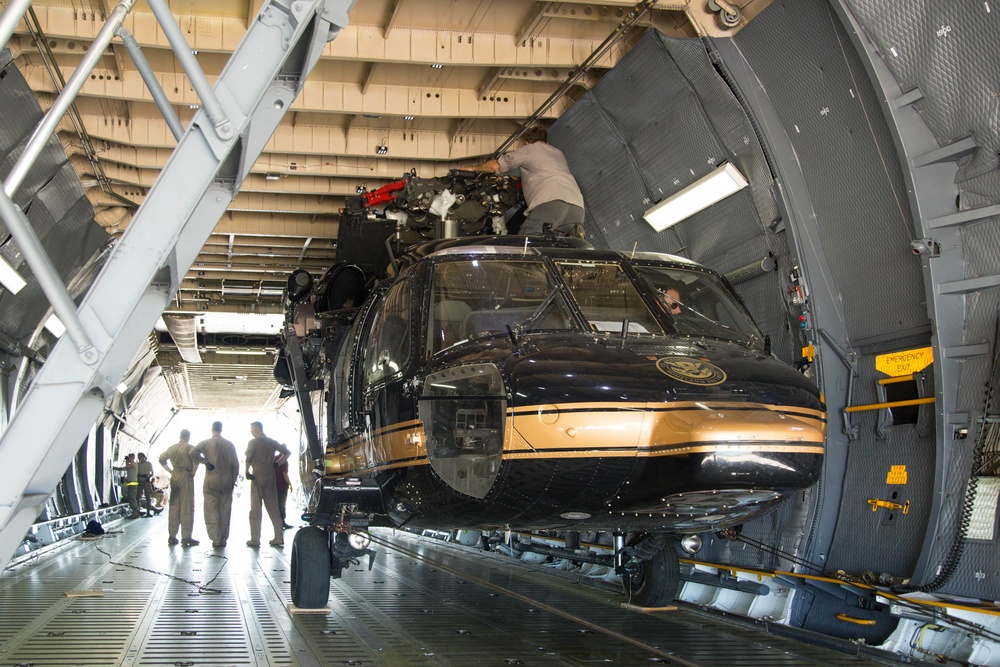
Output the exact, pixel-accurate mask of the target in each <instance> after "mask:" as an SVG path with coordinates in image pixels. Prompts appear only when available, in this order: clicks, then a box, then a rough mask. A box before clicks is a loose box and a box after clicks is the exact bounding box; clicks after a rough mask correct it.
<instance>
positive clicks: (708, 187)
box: [642, 162, 747, 232]
mask: <svg viewBox="0 0 1000 667" xmlns="http://www.w3.org/2000/svg"><path fill="white" fill-rule="evenodd" d="M746 186H747V179H746V178H744V177H743V174H741V173H740V172H739V170H738V169H737V168H736V167H734V166H733V165H732V164H730V163H729V162H726V163H724V164H722V165H720V166H719V167H718V168H717V169H716V170H715V171H713V172H712V173H710V174H708V175H707V176H703V177H702V178H699V179H698V180H697V181H695V182H694V183H692V184H691V185H689V186H687V187H686V188H684V189H683V190H681V191H680V192H677V193H675V194H673V195H671V196H669V197H667V198H666V199H664V200H663V201H661V202H660V203H659V204H657V205H656V206H653V207H652V208H650V209H649V210H648V211H646V212H645V213H644V214H643V216H642V217H643V218H645V219H646V222H648V223H649V224H650V226H651V227H652V228H653V229H655V230H656V231H658V232H662V231H663V230H664V229H666V228H667V227H672V226H673V225H676V224H677V223H678V222H680V221H681V220H684V219H685V218H688V217H690V216H692V215H694V214H695V213H697V212H698V211H701V210H704V209H706V208H708V207H709V206H711V205H712V204H714V203H716V202H718V201H721V200H723V199H725V198H726V197H728V196H729V195H731V194H733V193H736V192H739V191H740V190H742V189H743V188H745V187H746Z"/></svg>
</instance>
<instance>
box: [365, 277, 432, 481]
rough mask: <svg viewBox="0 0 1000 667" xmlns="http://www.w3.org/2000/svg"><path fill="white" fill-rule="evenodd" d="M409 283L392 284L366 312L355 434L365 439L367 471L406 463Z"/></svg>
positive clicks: (410, 422) (410, 421) (410, 408)
mask: <svg viewBox="0 0 1000 667" xmlns="http://www.w3.org/2000/svg"><path fill="white" fill-rule="evenodd" d="M411 283H412V281H411V280H410V279H409V278H404V279H402V280H400V281H399V282H397V283H395V284H394V285H392V287H390V288H389V289H388V291H387V292H385V295H384V296H383V297H382V298H381V299H380V301H379V302H378V303H376V304H375V306H374V308H373V309H372V310H370V311H369V313H368V317H367V318H366V319H367V320H368V321H367V322H366V326H365V327H364V330H363V333H362V339H361V341H360V343H359V345H358V351H357V354H358V357H357V359H356V362H355V373H356V374H357V382H358V384H357V385H356V386H359V389H360V392H359V393H360V398H361V400H360V405H359V406H358V408H359V409H360V415H359V416H360V417H361V422H362V423H361V424H359V426H360V427H361V428H360V431H361V432H362V433H364V435H365V436H366V437H364V438H363V439H362V440H363V441H364V442H365V443H366V445H365V447H366V449H367V450H368V451H366V452H364V458H365V459H367V460H366V464H367V467H374V466H383V465H386V464H390V465H391V464H392V462H394V461H399V460H401V459H405V458H409V457H410V456H412V452H410V451H409V450H410V449H411V448H412V446H413V437H412V434H411V431H412V430H413V429H415V428H417V421H416V420H417V417H416V405H415V401H414V399H413V398H412V397H409V396H407V395H406V394H405V393H404V383H403V379H404V377H406V376H407V373H406V371H407V370H408V369H409V367H410V365H411V363H412V359H413V348H414V345H413V339H414V334H415V331H414V326H413V324H414V322H415V321H416V318H415V317H414V313H413V312H412V307H413V299H412V286H411Z"/></svg>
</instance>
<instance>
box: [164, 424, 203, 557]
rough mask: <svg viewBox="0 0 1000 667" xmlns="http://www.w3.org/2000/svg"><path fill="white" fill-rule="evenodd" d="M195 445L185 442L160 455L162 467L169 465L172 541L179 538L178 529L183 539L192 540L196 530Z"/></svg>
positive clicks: (169, 529) (168, 524) (196, 468)
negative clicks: (193, 531) (192, 532)
mask: <svg viewBox="0 0 1000 667" xmlns="http://www.w3.org/2000/svg"><path fill="white" fill-rule="evenodd" d="M193 455H194V445H192V444H191V443H189V442H185V441H184V440H181V441H179V442H178V443H177V444H174V445H171V446H170V447H168V448H167V450H166V451H165V452H163V453H162V454H160V465H161V466H165V465H167V461H169V462H170V467H171V468H173V472H171V473H170V511H169V513H168V514H167V530H168V531H169V532H170V537H171V539H176V538H177V528H178V526H179V527H180V529H181V539H182V540H190V539H191V531H192V530H194V474H195V473H196V472H198V464H197V463H196V462H195V461H194V458H193Z"/></svg>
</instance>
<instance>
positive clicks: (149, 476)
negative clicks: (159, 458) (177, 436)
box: [135, 452, 153, 516]
mask: <svg viewBox="0 0 1000 667" xmlns="http://www.w3.org/2000/svg"><path fill="white" fill-rule="evenodd" d="M135 468H136V472H137V473H138V477H139V494H138V495H139V496H141V497H142V499H143V501H142V502H143V506H144V507H145V508H146V514H144V515H143V516H153V464H152V463H151V462H150V461H147V460H146V455H145V454H143V453H142V452H139V462H138V463H136V464H135ZM136 501H137V502H138V498H136Z"/></svg>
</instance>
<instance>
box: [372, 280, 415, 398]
mask: <svg viewBox="0 0 1000 667" xmlns="http://www.w3.org/2000/svg"><path fill="white" fill-rule="evenodd" d="M409 321H410V281H409V280H403V281H401V282H399V283H396V284H395V285H393V286H392V288H391V289H390V290H389V292H388V294H386V296H385V299H384V300H383V301H382V303H381V304H380V305H379V310H378V312H377V313H376V314H375V317H374V322H373V323H372V328H371V332H370V335H369V340H368V345H367V349H366V350H365V360H364V367H365V383H366V384H368V385H370V384H373V383H375V382H378V381H379V380H381V379H382V378H385V377H390V376H393V375H396V374H397V373H399V372H400V371H401V370H403V369H404V368H405V367H406V363H407V361H408V360H409V358H410V328H409V326H410V325H409Z"/></svg>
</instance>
